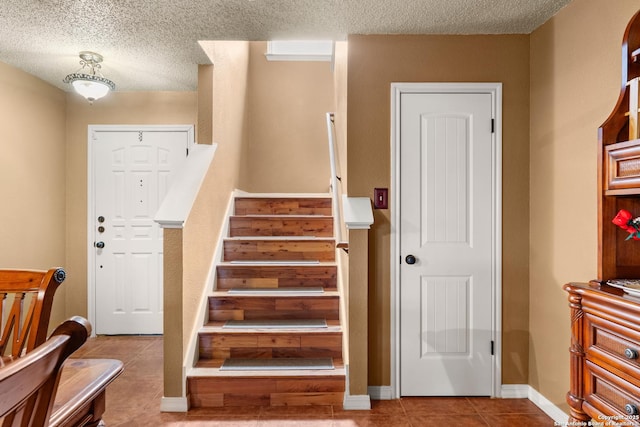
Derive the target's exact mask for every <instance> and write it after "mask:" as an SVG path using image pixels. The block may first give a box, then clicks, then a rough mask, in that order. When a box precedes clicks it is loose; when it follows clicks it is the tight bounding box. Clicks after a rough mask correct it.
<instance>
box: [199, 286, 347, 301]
mask: <svg viewBox="0 0 640 427" xmlns="http://www.w3.org/2000/svg"><path fill="white" fill-rule="evenodd" d="M284 289H286V288H284ZM209 297H210V298H212V297H213V298H256V297H264V298H318V299H320V298H338V297H340V293H339V292H338V291H324V292H322V293H313V292H286V291H282V292H277V291H276V292H273V293H272V294H264V293H253V294H252V293H246V294H243V293H231V294H230V293H229V292H228V291H227V290H216V291H213V292H211V293H210V294H209Z"/></svg>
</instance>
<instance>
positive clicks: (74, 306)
mask: <svg viewBox="0 0 640 427" xmlns="http://www.w3.org/2000/svg"><path fill="white" fill-rule="evenodd" d="M195 123H196V93H195V92H117V91H116V92H114V93H111V94H109V95H108V96H107V97H105V98H103V99H100V100H98V101H96V102H94V103H93V105H89V103H87V101H86V100H84V98H81V97H80V96H78V95H76V94H74V93H69V94H67V109H66V132H67V143H66V167H67V169H66V189H67V194H66V223H64V224H63V228H66V242H67V249H66V253H67V256H66V266H67V270H68V273H69V276H68V279H67V281H66V282H65V285H66V286H67V288H66V289H67V291H68V292H67V293H66V315H67V316H71V315H76V314H77V315H81V316H87V126H88V125H90V124H127V125H134V124H135V125H151V124H195ZM63 151H64V148H63Z"/></svg>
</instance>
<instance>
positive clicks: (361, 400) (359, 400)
mask: <svg viewBox="0 0 640 427" xmlns="http://www.w3.org/2000/svg"><path fill="white" fill-rule="evenodd" d="M342 405H343V409H344V410H346V411H369V410H371V399H370V398H369V395H368V394H364V395H357V396H351V395H350V394H347V393H345V394H344V401H343V403H342Z"/></svg>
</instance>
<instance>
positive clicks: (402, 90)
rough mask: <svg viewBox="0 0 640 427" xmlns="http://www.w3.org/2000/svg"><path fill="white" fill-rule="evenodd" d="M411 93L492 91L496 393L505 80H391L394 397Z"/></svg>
mask: <svg viewBox="0 0 640 427" xmlns="http://www.w3.org/2000/svg"><path fill="white" fill-rule="evenodd" d="M409 93H427V94H428V93H452V94H453V93H489V94H491V95H492V108H493V117H494V119H495V123H494V125H495V127H494V130H495V131H494V134H493V138H494V140H493V150H492V151H493V152H492V181H493V196H492V197H493V201H492V207H493V212H492V227H493V233H492V234H493V242H492V247H493V251H492V252H493V253H492V255H493V256H492V258H493V266H492V277H493V281H492V282H493V283H492V298H491V300H492V304H493V307H492V310H491V311H492V316H491V320H492V325H493V331H492V340H493V342H494V355H495V357H494V360H493V365H492V375H491V377H492V384H491V390H492V396H491V397H500V396H501V388H502V83H391V150H390V153H391V194H392V204H391V205H392V214H391V236H390V237H391V248H390V249H391V250H390V256H391V258H390V281H391V310H390V323H391V325H390V327H391V328H390V329H391V363H390V364H391V369H390V371H391V397H392V398H396V399H397V398H400V268H399V264H398V260H399V259H400V256H401V254H400V233H399V229H398V227H399V225H400V196H399V195H400V113H401V111H400V97H401V95H402V94H409Z"/></svg>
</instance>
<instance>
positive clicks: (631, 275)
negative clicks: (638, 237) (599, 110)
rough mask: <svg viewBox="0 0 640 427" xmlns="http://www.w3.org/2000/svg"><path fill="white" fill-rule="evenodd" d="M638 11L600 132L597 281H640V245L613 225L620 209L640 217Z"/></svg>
mask: <svg viewBox="0 0 640 427" xmlns="http://www.w3.org/2000/svg"><path fill="white" fill-rule="evenodd" d="M639 81H640V12H639V13H636V15H635V16H633V18H631V21H629V24H628V25H627V28H626V30H625V33H624V36H623V40H622V81H621V86H620V95H619V96H618V100H617V102H616V105H615V107H614V109H613V111H612V112H611V114H610V115H609V117H608V118H607V120H606V121H605V122H604V123H603V124H602V126H601V127H600V128H599V129H598V279H599V280H609V279H637V278H640V244H639V245H633V244H630V243H629V242H626V241H625V239H626V238H627V233H626V232H625V231H623V230H621V229H619V228H618V227H617V226H615V225H614V224H612V223H611V220H612V219H613V218H614V217H615V216H616V213H617V212H618V211H619V210H620V209H626V210H628V211H629V212H631V213H632V214H633V215H634V216H640V126H639V120H638V108H639V105H638V104H639V102H638V90H639V89H638V87H639V86H640V84H639Z"/></svg>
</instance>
